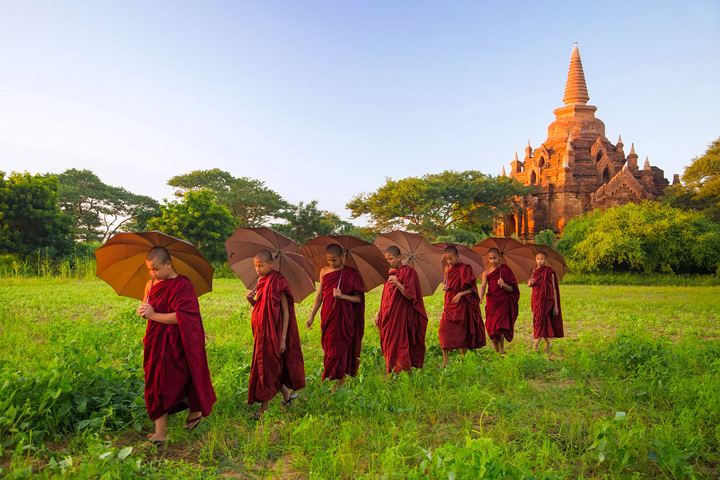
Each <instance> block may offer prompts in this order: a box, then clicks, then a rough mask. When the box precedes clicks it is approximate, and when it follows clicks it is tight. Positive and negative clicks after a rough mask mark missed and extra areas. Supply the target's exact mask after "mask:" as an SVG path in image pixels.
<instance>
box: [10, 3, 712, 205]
mask: <svg viewBox="0 0 720 480" xmlns="http://www.w3.org/2000/svg"><path fill="white" fill-rule="evenodd" d="M573 42H578V46H579V48H580V54H581V56H582V60H583V67H584V70H585V77H586V79H587V84H588V91H589V93H590V102H589V103H590V104H591V105H595V106H597V107H598V110H597V113H596V115H597V117H598V118H600V119H601V120H603V122H604V123H605V126H606V135H607V137H608V139H609V140H610V141H612V142H615V141H616V140H617V137H618V135H622V138H623V141H624V143H625V145H626V151H629V145H630V144H631V143H634V144H635V149H636V152H637V153H638V155H639V156H640V162H642V161H644V159H645V157H646V156H648V157H649V158H650V162H651V164H652V165H657V166H659V167H660V168H663V169H664V170H665V174H666V177H667V178H668V179H670V180H671V179H672V175H673V174H674V173H682V170H683V167H684V166H686V165H687V164H688V163H689V162H690V160H691V159H692V158H693V157H695V156H697V155H700V154H702V153H703V152H704V151H705V149H706V148H707V145H708V144H709V143H710V142H711V141H713V140H715V139H717V138H718V136H720V115H718V112H720V62H718V58H720V2H718V1H717V0H707V1H688V2H674V1H673V2H670V1H641V2H554V1H550V2H537V1H528V2H512V1H508V2H499V1H498V2H481V1H474V2H470V1H458V2H455V1H447V2H439V1H434V2H430V1H356V2H351V1H326V2H319V1H287V2H276V1H257V2H240V1H237V2H182V1H173V2H169V1H168V2H163V1H152V2H148V1H123V2H119V1H116V2H67V1H54V2H40V1H5V0H0V52H1V53H0V170H3V171H6V172H10V171H29V172H32V173H35V172H55V173H60V172H62V171H64V170H66V169H68V168H79V169H83V168H87V169H90V170H92V171H93V172H95V173H96V174H97V175H99V176H100V178H101V179H102V180H103V181H104V182H106V183H108V184H111V185H118V186H123V187H125V188H127V189H128V190H130V191H132V192H135V193H139V194H144V195H150V196H152V197H155V198H157V199H158V200H161V199H163V198H170V197H171V195H172V189H170V188H169V187H168V186H167V180H168V179H169V178H170V177H171V176H173V175H177V174H182V173H188V172H190V171H192V170H195V169H209V168H215V167H217V168H220V169H223V170H227V171H229V172H231V173H232V174H233V175H235V176H248V177H253V178H258V179H260V180H263V181H265V182H266V184H267V186H268V187H270V188H272V189H274V190H275V191H277V192H278V193H280V194H281V195H282V196H283V197H284V198H285V199H287V200H288V201H290V202H293V203H297V202H300V201H305V202H308V201H311V200H315V199H316V200H318V202H319V206H320V207H321V208H323V209H325V210H331V211H334V212H336V213H339V214H340V215H342V216H344V217H347V216H348V212H347V211H346V210H345V209H344V205H345V203H346V202H347V201H348V200H349V199H350V198H351V197H352V196H354V195H356V194H358V193H363V192H370V191H373V190H375V189H377V188H378V187H379V186H381V185H382V184H383V183H384V181H385V177H392V178H396V179H397V178H403V177H406V176H419V175H423V174H425V173H431V172H439V171H442V170H445V169H454V170H467V169H476V170H480V171H482V172H485V173H490V174H499V173H500V170H501V168H502V165H503V164H504V165H507V164H508V163H509V162H510V161H511V160H512V158H513V156H514V153H515V151H518V152H519V153H520V154H521V156H522V153H523V150H524V148H525V146H526V144H527V141H528V140H530V142H531V144H532V146H533V147H537V146H539V145H540V144H541V143H542V142H543V141H544V140H545V139H546V137H547V126H548V125H549V124H550V122H552V121H553V119H554V115H553V113H552V112H553V110H554V109H555V108H557V107H560V106H562V97H563V91H564V87H565V80H566V76H567V71H568V66H569V63H570V53H571V50H572V47H573Z"/></svg>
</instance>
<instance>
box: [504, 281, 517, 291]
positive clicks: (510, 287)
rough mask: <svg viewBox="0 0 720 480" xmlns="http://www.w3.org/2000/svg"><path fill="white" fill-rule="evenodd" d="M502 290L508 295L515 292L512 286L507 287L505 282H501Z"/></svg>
mask: <svg viewBox="0 0 720 480" xmlns="http://www.w3.org/2000/svg"><path fill="white" fill-rule="evenodd" d="M502 289H503V290H505V291H506V292H509V293H512V291H513V290H515V289H514V288H513V286H512V285H508V284H507V283H505V282H503V285H502Z"/></svg>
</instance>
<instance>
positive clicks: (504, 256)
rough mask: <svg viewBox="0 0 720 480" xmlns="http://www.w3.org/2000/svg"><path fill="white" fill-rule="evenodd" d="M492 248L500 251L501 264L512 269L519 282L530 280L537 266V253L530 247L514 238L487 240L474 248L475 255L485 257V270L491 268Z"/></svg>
mask: <svg viewBox="0 0 720 480" xmlns="http://www.w3.org/2000/svg"><path fill="white" fill-rule="evenodd" d="M491 248H497V249H498V250H500V259H501V263H504V264H506V265H507V266H508V267H510V270H512V272H513V274H515V278H516V279H517V281H518V282H524V281H526V280H528V279H529V278H530V276H531V275H532V272H533V270H535V267H536V266H537V264H536V263H535V253H534V252H533V250H532V248H530V245H525V244H524V243H520V242H518V241H517V240H515V239H513V238H506V237H499V238H486V239H485V240H483V241H482V242H480V243H478V244H477V245H474V246H473V247H472V250H473V251H474V252H475V253H477V254H478V255H480V256H482V257H483V264H484V265H485V269H487V268H489V266H490V261H489V260H488V258H487V254H488V251H489V250H490V249H491Z"/></svg>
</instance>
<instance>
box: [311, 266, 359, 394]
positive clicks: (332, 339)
mask: <svg viewBox="0 0 720 480" xmlns="http://www.w3.org/2000/svg"><path fill="white" fill-rule="evenodd" d="M338 283H339V286H338ZM322 287H323V288H322V308H321V309H320V330H321V340H320V342H321V344H322V348H323V352H324V354H325V355H324V359H323V361H324V366H325V369H324V371H323V376H322V378H323V380H325V379H326V378H327V379H329V380H341V379H343V378H345V376H346V375H350V376H353V377H354V376H355V375H357V372H358V366H359V365H360V348H361V342H362V337H363V334H364V333H365V294H364V293H363V292H364V290H365V287H364V286H363V283H362V279H361V278H360V274H359V273H358V271H357V270H355V269H354V268H352V267H349V266H347V265H346V266H345V267H343V268H341V269H340V270H335V271H332V272H330V273H328V274H326V275H325V276H323V278H322ZM335 288H339V289H340V291H341V292H342V293H343V295H350V294H351V293H353V292H356V293H358V294H359V295H360V297H361V299H362V301H361V302H360V303H352V302H349V301H347V300H341V299H339V298H335V297H333V289H335Z"/></svg>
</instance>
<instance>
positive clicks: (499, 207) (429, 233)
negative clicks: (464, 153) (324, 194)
mask: <svg viewBox="0 0 720 480" xmlns="http://www.w3.org/2000/svg"><path fill="white" fill-rule="evenodd" d="M526 193H529V189H528V188H527V187H524V186H522V185H521V184H520V183H519V182H517V181H516V180H514V179H511V178H508V177H503V176H500V177H493V176H491V175H485V174H483V173H480V172H478V171H475V170H468V171H464V172H455V171H452V170H447V171H444V172H442V173H436V174H428V175H424V176H422V177H408V178H404V179H401V180H392V179H390V178H387V179H386V182H385V185H383V186H382V187H380V188H379V189H378V190H377V191H375V192H373V193H370V194H360V195H357V196H355V197H354V198H353V199H351V200H350V201H349V202H348V203H347V208H348V209H349V210H350V211H351V212H352V217H353V218H357V217H360V216H361V215H368V216H370V219H371V222H372V225H371V228H373V229H375V230H376V231H389V230H396V229H408V230H413V231H416V232H418V233H420V234H422V235H424V236H426V237H428V238H430V239H432V240H435V239H437V238H438V237H439V236H442V235H446V234H447V233H448V231H449V230H450V229H451V228H461V229H470V230H477V229H478V228H480V229H485V230H490V229H491V228H492V225H493V220H494V219H495V218H497V217H498V216H500V215H503V214H507V213H510V212H511V211H512V210H513V208H514V201H513V199H514V197H515V196H518V195H525V194H526Z"/></svg>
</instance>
